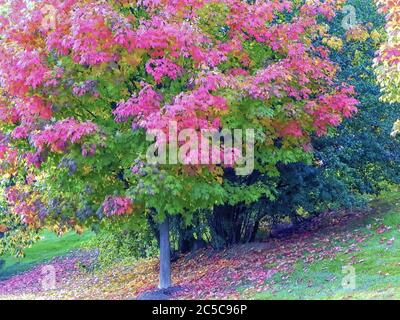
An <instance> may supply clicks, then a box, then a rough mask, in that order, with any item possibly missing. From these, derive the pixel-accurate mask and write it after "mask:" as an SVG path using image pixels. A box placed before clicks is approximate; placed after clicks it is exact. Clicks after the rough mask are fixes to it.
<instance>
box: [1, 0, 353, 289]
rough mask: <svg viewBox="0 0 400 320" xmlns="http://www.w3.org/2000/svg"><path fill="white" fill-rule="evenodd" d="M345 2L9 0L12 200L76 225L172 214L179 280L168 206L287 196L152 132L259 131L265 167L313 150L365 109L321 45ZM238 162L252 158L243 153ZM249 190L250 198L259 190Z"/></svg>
mask: <svg viewBox="0 0 400 320" xmlns="http://www.w3.org/2000/svg"><path fill="white" fill-rule="evenodd" d="M342 2H343V1H335V0H329V1H319V0H314V1H281V0H273V1H248V2H246V1H240V0H224V1H208V0H207V1H200V0H161V1H160V0H158V1H153V0H143V1H128V0H120V1H117V0H115V1H101V0H99V1H88V0H83V1H76V0H66V1H63V2H60V1H56V0H42V1H35V2H30V1H23V0H15V1H4V0H3V1H2V2H1V4H2V5H3V7H4V8H5V9H4V10H5V14H3V15H2V16H1V17H0V34H1V36H0V58H1V59H0V84H1V96H0V120H1V125H0V130H1V136H0V159H1V170H2V174H3V176H4V178H5V179H8V180H9V181H10V183H9V185H10V186H9V187H7V188H6V191H5V194H6V200H7V205H8V208H9V210H10V212H11V213H13V214H16V215H17V216H19V217H21V219H22V221H23V222H24V223H25V224H27V225H28V226H30V227H31V228H41V227H48V228H52V229H54V230H55V231H57V232H59V233H61V232H64V231H65V230H67V229H70V228H74V229H75V230H76V231H78V232H81V231H82V228H83V227H84V226H85V225H93V224H97V225H100V226H101V224H102V223H103V221H105V220H107V221H113V220H114V221H117V219H118V220H126V221H129V222H132V221H133V223H137V224H140V223H143V221H144V217H145V216H146V215H154V216H155V219H156V220H157V221H158V222H160V225H161V229H160V231H164V232H161V234H160V236H161V240H160V242H161V243H164V244H165V246H161V261H162V262H164V263H165V267H166V269H165V272H163V273H162V274H161V275H162V277H164V280H163V279H162V281H161V284H160V286H161V287H167V286H169V285H170V281H169V279H168V278H169V277H170V275H168V273H169V265H168V264H169V246H168V216H170V215H178V214H179V215H182V216H183V217H184V219H185V222H186V223H187V224H190V223H191V221H192V218H193V216H194V215H195V214H196V212H198V211H199V210H201V209H209V208H211V207H213V206H215V205H217V204H223V203H227V202H230V203H232V202H233V201H236V202H240V201H247V202H248V201H256V200H257V199H258V198H259V197H261V196H267V197H273V192H272V190H273V186H272V185H271V186H268V185H264V186H255V187H254V188H252V189H251V192H252V195H251V197H250V199H249V192H244V191H243V188H233V187H232V186H231V185H229V181H224V179H223V177H224V169H227V168H230V167H231V166H232V164H227V165H226V166H224V164H222V165H199V164H196V163H194V162H192V160H193V159H192V155H190V154H185V155H184V157H186V159H185V160H186V162H185V164H179V165H161V164H160V165H154V164H150V163H148V162H147V161H146V158H145V155H146V151H147V149H148V147H149V145H150V142H149V141H147V140H146V133H148V132H149V131H151V130H152V129H160V130H163V131H165V132H168V128H169V125H170V123H171V122H174V123H176V124H177V128H178V130H179V131H180V130H183V129H186V128H191V129H194V130H195V132H197V133H198V134H199V135H200V134H201V130H202V129H214V130H216V131H220V130H222V129H247V128H252V129H254V130H255V133H256V135H255V147H254V149H255V168H256V170H258V171H259V172H262V173H266V174H268V175H277V174H278V170H277V168H276V165H277V164H278V163H291V162H298V161H306V160H307V159H310V158H311V157H312V146H311V144H310V141H311V137H312V136H313V135H324V134H327V133H328V132H329V130H330V129H331V128H333V127H335V126H338V125H339V124H340V123H341V122H342V120H343V118H345V117H350V116H352V115H353V114H354V113H355V112H356V105H357V100H356V99H355V98H354V97H353V95H354V90H353V88H352V87H350V86H347V85H346V84H341V83H337V81H335V79H336V78H335V75H336V72H337V66H336V65H335V64H334V63H332V62H331V61H330V60H329V58H328V54H329V48H328V47H327V46H326V45H324V44H323V43H319V41H318V40H319V39H322V38H323V37H324V36H325V35H326V34H327V30H326V27H324V25H322V24H320V23H319V22H318V21H319V19H320V18H327V19H330V18H332V17H333V16H334V13H335V10H336V9H337V8H338V6H340V5H341V4H342ZM233 167H235V168H236V167H237V164H236V163H234V164H233ZM246 198H247V199H246Z"/></svg>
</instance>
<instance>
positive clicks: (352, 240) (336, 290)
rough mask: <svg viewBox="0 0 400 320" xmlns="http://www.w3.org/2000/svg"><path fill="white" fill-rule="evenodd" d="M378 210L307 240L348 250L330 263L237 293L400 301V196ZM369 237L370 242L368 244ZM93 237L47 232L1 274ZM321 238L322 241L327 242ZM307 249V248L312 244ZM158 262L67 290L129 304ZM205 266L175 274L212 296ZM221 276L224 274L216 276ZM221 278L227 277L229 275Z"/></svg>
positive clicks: (243, 254) (116, 269)
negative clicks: (347, 282) (352, 275)
mask: <svg viewBox="0 0 400 320" xmlns="http://www.w3.org/2000/svg"><path fill="white" fill-rule="evenodd" d="M373 208H374V209H373V213H372V214H370V215H369V216H368V217H367V218H365V219H363V220H354V221H352V222H351V223H349V224H346V225H345V226H343V227H340V228H338V230H337V231H335V232H334V233H333V234H332V233H327V230H325V231H324V230H321V232H322V233H323V234H324V237H325V235H327V234H331V236H334V239H336V240H331V241H329V239H331V238H329V239H328V242H326V241H325V242H322V241H323V240H322V238H320V237H314V236H312V237H311V238H309V239H310V240H306V241H312V243H311V245H312V246H315V247H321V248H326V249H328V247H330V246H332V247H335V246H338V247H343V248H344V249H345V250H344V251H341V252H340V253H337V254H336V255H333V256H332V257H330V258H327V257H326V256H325V257H323V259H322V260H315V259H312V260H311V262H309V263H307V264H305V263H304V262H300V261H305V260H307V259H305V258H307V256H305V255H304V254H301V252H297V253H298V255H296V257H297V256H298V257H299V259H298V260H297V261H298V262H297V263H296V264H295V270H294V272H290V273H288V272H283V271H281V272H280V273H277V274H275V275H274V276H273V278H271V279H269V280H267V284H266V287H265V288H268V291H265V292H261V293H257V294H255V293H254V292H255V291H252V290H250V292H242V290H243V288H241V287H240V286H239V287H238V286H236V289H234V290H237V291H238V292H239V296H241V297H243V298H246V299H248V298H251V299H391V298H395V299H400V233H399V232H400V231H399V227H400V193H398V192H396V193H391V194H387V195H384V196H383V197H382V200H380V201H375V203H374V204H373ZM366 235H367V236H368V237H367V239H366V240H365V236H366ZM91 236H92V234H85V235H84V236H81V237H80V236H77V235H76V234H73V233H71V234H67V235H66V236H64V237H62V238H57V237H56V236H55V235H54V234H49V233H46V235H45V239H44V240H43V241H41V242H39V243H37V244H35V245H34V246H33V247H32V248H30V249H29V250H28V251H27V257H26V258H25V259H23V260H20V259H13V258H10V257H7V258H6V266H5V267H4V268H3V269H0V275H1V274H4V273H6V274H9V275H10V274H13V273H15V272H19V271H21V270H25V269H27V268H29V267H31V266H32V265H34V264H38V263H41V262H44V261H46V260H48V259H51V258H53V257H55V256H59V255H63V254H65V253H67V252H68V251H70V250H72V249H74V248H79V247H80V246H81V245H82V243H84V242H85V241H86V240H87V239H88V238H90V237H91ZM360 237H363V238H364V240H363V241H360V242H358V240H359V239H360ZM325 238H326V237H325ZM313 239H314V240H313ZM315 239H321V242H320V240H315ZM332 239H333V238H332ZM287 241H288V242H287ZM293 241H295V239H293ZM293 241H291V239H288V240H283V241H277V242H276V243H275V244H274V243H272V245H273V246H272V247H270V248H269V249H268V246H266V247H265V248H264V244H262V246H263V248H264V249H263V250H262V251H260V253H259V254H258V255H259V257H260V258H263V257H265V256H268V255H269V254H272V255H278V256H280V253H279V252H280V248H281V245H282V243H284V244H285V246H286V250H287V249H288V248H290V249H289V251H288V252H289V253H288V254H291V253H292V251H296V250H302V248H304V247H303V245H302V244H301V243H299V244H295V243H293ZM327 243H329V244H327ZM265 244H268V243H265ZM303 244H307V242H304V243H303ZM252 246H253V245H249V246H244V247H243V250H242V251H240V253H239V252H238V253H237V255H238V256H236V257H234V260H233V262H234V261H235V260H237V258H240V259H244V260H246V261H247V260H248V259H249V257H250V258H251V257H253V258H257V255H254V253H253V254H251V251H249V250H251V247H252ZM246 250H248V251H246ZM292 256H293V255H292ZM211 259H214V258H211ZM274 259H275V260H277V261H278V262H285V260H290V259H291V257H286V256H285V255H283V256H282V257H281V258H279V259H276V258H274ZM296 259H297V258H296ZM153 260H154V259H153ZM153 260H149V261H145V260H144V261H141V262H139V263H138V264H135V265H132V266H128V267H125V266H118V265H117V266H113V268H110V270H103V272H101V273H100V274H90V273H88V274H83V275H81V276H82V278H81V280H80V281H81V283H80V282H79V281H77V282H76V281H74V282H73V283H72V284H70V285H71V286H70V287H68V285H67V287H66V288H67V289H66V291H65V290H64V291H65V292H72V291H74V292H75V291H76V292H75V293H74V294H73V295H72V296H74V298H93V297H99V298H105V299H108V298H117V299H121V298H122V299H123V298H126V297H131V296H132V297H133V296H134V292H135V290H136V289H140V288H142V289H143V288H144V287H146V286H149V284H151V283H153V282H154V283H156V282H157V271H156V265H157V261H153ZM155 260H156V259H155ZM200 261H203V262H204V263H207V258H205V257H204V256H202V255H199V256H197V257H196V258H194V260H193V259H192V260H188V261H186V260H182V261H181V264H182V270H181V269H179V268H178V269H177V270H178V271H179V274H177V273H178V271H177V270H175V275H176V276H178V275H179V276H182V277H183V278H185V277H189V278H190V277H192V276H193V274H197V273H199V277H197V278H199V279H197V278H196V277H194V276H193V277H194V278H193V279H194V280H193V281H192V280H191V279H192V278H190V279H189V280H188V281H186V282H187V283H189V284H194V282H196V281H197V282H199V281H200V282H201V281H203V280H204V278H208V277H209V286H210V287H207V288H205V290H206V291H207V292H209V291H210V290H209V289H211V291H213V290H214V289H216V288H217V286H218V283H217V282H215V277H212V272H213V271H212V270H213V268H210V267H205V268H201V270H198V268H197V266H198V265H199V262H200ZM210 261H214V260H210ZM262 261H264V260H262ZM222 262H224V263H222ZM215 263H217V264H218V263H221V267H218V268H224V266H225V264H227V265H228V267H226V268H227V270H229V269H230V267H232V262H231V261H229V260H226V259H225V258H223V259H221V258H219V259H216V260H215V261H214V264H215ZM193 264H194V265H193ZM200 265H201V263H200ZM250 265H251V266H248V268H250V269H254V270H256V269H255V266H253V265H252V263H251V262H250ZM229 266H230V267H229ZM344 266H353V267H354V268H355V272H356V289H355V290H349V289H345V288H343V286H342V280H343V278H344V276H345V274H343V272H342V268H343V267H344ZM218 268H217V269H218ZM270 268H271V266H268V265H265V269H270ZM214 269H215V268H214ZM239 269H240V268H239ZM239 269H238V270H239ZM203 271H204V274H203ZM214 271H215V270H214ZM218 271H219V269H218V270H217V271H215V272H218ZM239 272H240V271H239ZM221 274H222V275H223V274H224V272H222V273H221ZM92 278H93V279H92ZM153 278H154V279H153ZM195 279H197V280H195ZM93 280H96V281H93ZM79 283H80V284H79ZM232 284H233V283H232ZM220 286H221V285H220ZM249 286H250V287H252V285H251V283H249ZM136 287H137V288H136ZM135 288H136V289H135ZM264 290H266V289H264ZM251 292H253V293H251ZM205 296H208V295H205ZM26 298H29V299H31V298H35V296H29V295H28V296H27V297H26ZM47 298H63V299H65V298H68V297H66V296H63V293H62V292H59V291H57V292H54V293H53V296H52V295H49V296H48V297H47ZM183 298H184V297H183Z"/></svg>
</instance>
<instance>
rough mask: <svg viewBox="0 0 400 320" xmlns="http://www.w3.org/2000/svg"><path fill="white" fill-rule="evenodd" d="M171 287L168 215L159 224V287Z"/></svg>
mask: <svg viewBox="0 0 400 320" xmlns="http://www.w3.org/2000/svg"><path fill="white" fill-rule="evenodd" d="M169 287H171V245H170V242H169V221H168V217H166V218H165V220H164V221H163V222H162V223H161V224H160V285H159V288H160V289H167V288H169Z"/></svg>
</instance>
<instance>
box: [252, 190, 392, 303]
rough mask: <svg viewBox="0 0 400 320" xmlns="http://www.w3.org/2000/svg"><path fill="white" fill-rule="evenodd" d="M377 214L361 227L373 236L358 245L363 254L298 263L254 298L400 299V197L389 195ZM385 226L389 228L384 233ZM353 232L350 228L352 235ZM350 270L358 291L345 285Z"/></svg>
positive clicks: (364, 231)
mask: <svg viewBox="0 0 400 320" xmlns="http://www.w3.org/2000/svg"><path fill="white" fill-rule="evenodd" d="M388 204H390V206H388ZM374 210H375V211H376V213H377V214H376V215H373V216H372V217H370V218H368V219H366V220H365V222H364V223H363V224H362V225H361V226H358V232H360V231H361V232H362V233H363V234H368V235H369V236H370V237H369V238H368V239H367V240H366V241H365V242H363V243H361V244H357V247H358V248H359V251H356V252H349V253H340V254H338V255H337V256H336V257H335V258H333V259H331V260H329V259H327V260H322V261H318V262H314V263H311V264H309V265H304V264H303V263H298V264H297V266H296V269H295V271H294V272H293V273H291V274H286V275H285V274H277V275H275V277H274V279H272V281H274V282H276V283H274V284H273V289H272V290H269V291H268V292H262V293H259V294H257V295H255V296H254V297H253V298H255V299H400V229H399V228H400V195H399V193H392V194H387V195H385V196H384V197H383V198H382V200H380V201H377V202H376V203H375V204H374ZM382 225H384V226H386V228H383V230H382V228H380V227H381V226H382ZM352 228H354V226H348V231H350V232H351V231H352ZM343 267H345V268H346V267H347V269H345V270H343ZM348 267H353V268H354V271H355V289H352V288H349V287H346V286H343V285H342V282H343V281H344V280H345V277H346V276H347V275H348V272H349V271H346V270H350V269H348ZM285 276H286V277H288V278H287V279H285ZM282 278H283V279H284V280H282ZM344 282H345V281H344ZM271 283H272V282H271Z"/></svg>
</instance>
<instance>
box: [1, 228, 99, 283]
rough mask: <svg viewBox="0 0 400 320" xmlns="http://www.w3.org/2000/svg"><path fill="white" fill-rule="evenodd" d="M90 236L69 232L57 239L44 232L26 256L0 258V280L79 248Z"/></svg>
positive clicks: (54, 235) (88, 233)
mask: <svg viewBox="0 0 400 320" xmlns="http://www.w3.org/2000/svg"><path fill="white" fill-rule="evenodd" d="M92 236H93V234H92V233H91V232H86V233H84V234H83V235H78V234H76V233H75V232H70V233H67V234H65V235H64V236H62V237H58V236H57V235H56V234H55V233H52V232H49V231H45V232H43V235H42V237H43V239H42V240H40V241H39V242H37V243H35V244H34V245H33V246H32V247H31V248H28V249H27V250H26V251H25V253H26V256H25V257H24V258H14V257H11V256H5V257H0V259H1V260H4V261H5V263H4V264H3V265H2V266H1V267H0V279H2V278H6V277H10V276H11V275H14V274H16V273H20V272H23V271H25V270H28V269H30V268H31V267H33V266H35V265H37V264H41V263H44V262H46V261H49V260H51V259H52V258H54V257H58V256H62V255H65V254H67V253H68V252H70V251H71V250H74V249H77V248H79V247H80V246H81V245H82V244H83V243H84V242H86V241H88V240H89V239H90V238H91V237H92Z"/></svg>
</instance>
